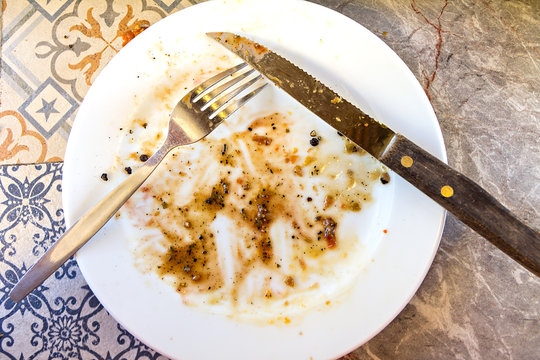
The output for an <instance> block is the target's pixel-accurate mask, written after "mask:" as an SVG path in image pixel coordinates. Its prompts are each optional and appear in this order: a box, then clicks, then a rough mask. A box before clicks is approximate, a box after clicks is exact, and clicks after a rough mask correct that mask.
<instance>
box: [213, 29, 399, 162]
mask: <svg viewBox="0 0 540 360" xmlns="http://www.w3.org/2000/svg"><path fill="white" fill-rule="evenodd" d="M208 35H209V36H210V37H212V38H214V39H215V40H217V41H218V42H219V43H221V44H222V45H224V46H225V47H226V48H227V49H229V50H231V51H232V52H234V53H235V54H237V55H238V56H240V57H241V58H243V59H244V61H246V62H247V63H248V64H250V65H251V66H252V67H253V68H255V70H257V71H259V72H260V73H261V74H263V75H264V76H266V77H267V78H268V79H269V80H271V81H272V82H273V83H275V84H276V85H277V86H279V87H280V88H281V89H283V90H284V91H285V92H287V93H288V94H289V95H291V96H292V97H293V98H295V99H296V100H297V101H299V102H300V103H301V104H302V105H304V106H305V107H307V108H308V109H309V110H311V112H313V113H315V114H316V115H317V116H319V117H320V118H321V119H323V120H324V121H326V122H327V123H328V124H330V125H331V126H332V127H334V128H335V129H336V130H337V131H339V132H341V133H343V134H345V136H347V137H348V138H349V139H351V140H352V141H353V142H355V143H356V144H357V145H359V146H360V147H362V148H363V149H364V150H366V151H367V152H368V153H370V154H371V155H373V156H374V157H375V158H379V157H380V156H381V155H382V154H383V153H384V150H385V149H386V148H387V147H388V144H390V143H391V142H392V140H393V138H394V136H395V133H394V132H393V131H392V130H390V129H389V128H387V127H386V126H384V125H382V124H380V123H379V122H377V121H375V120H374V119H373V118H372V117H370V116H369V115H368V114H366V113H364V112H363V111H362V110H360V109H358V108H357V107H356V106H354V105H353V104H351V103H350V102H349V101H348V100H346V99H344V98H342V97H341V96H340V95H338V94H337V93H335V92H334V91H333V90H331V89H330V88H328V87H327V86H326V85H324V84H323V83H321V82H320V81H318V80H317V79H315V78H314V77H313V76H311V75H309V74H308V73H306V72H305V71H303V70H302V69H300V68H299V67H298V66H296V65H294V64H293V63H291V62H290V61H288V60H286V59H285V58H283V57H282V56H280V55H278V54H276V53H275V52H273V51H270V50H269V49H267V48H266V47H264V46H262V45H260V44H257V43H255V42H252V41H250V40H248V39H246V38H245V37H242V36H237V35H234V34H231V33H209V34H208Z"/></svg>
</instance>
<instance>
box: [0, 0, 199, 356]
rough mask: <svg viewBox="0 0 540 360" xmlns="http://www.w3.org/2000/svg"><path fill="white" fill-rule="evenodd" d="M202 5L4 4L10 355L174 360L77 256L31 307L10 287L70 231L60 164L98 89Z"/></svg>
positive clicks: (4, 280)
mask: <svg viewBox="0 0 540 360" xmlns="http://www.w3.org/2000/svg"><path fill="white" fill-rule="evenodd" d="M196 2H197V1H188V0H129V1H128V0H106V1H97V0H77V1H74V0H65V1H64V0H62V1H61V0H28V1H19V0H11V1H10V0H3V2H2V19H1V20H2V22H1V23H2V26H1V29H2V41H1V46H2V48H1V76H0V96H1V98H0V100H1V101H0V165H6V164H9V166H0V359H165V358H164V357H163V356H161V355H160V354H158V353H156V352H155V351H153V350H151V349H150V348H148V347H146V346H145V345H144V344H142V343H141V342H140V341H139V340H137V339H136V338H134V337H133V335H131V334H129V333H128V332H127V331H126V330H125V329H123V328H122V327H121V326H120V325H119V324H118V323H117V322H116V321H115V320H114V319H113V318H112V317H111V316H110V315H109V314H108V313H107V311H106V310H105V309H104V308H103V306H102V305H101V304H100V303H99V301H98V300H97V299H96V298H95V297H94V295H93V293H92V291H91V290H90V289H89V288H88V286H87V285H86V283H85V281H84V279H83V277H82V275H81V273H80V271H79V269H78V267H77V264H76V262H75V261H74V260H70V261H68V262H67V263H66V264H64V265H63V266H62V268H61V269H59V270H58V271H57V272H56V273H55V274H54V275H53V276H51V277H50V278H49V279H48V280H47V281H46V282H45V283H44V284H43V285H42V286H40V287H39V288H38V289H37V290H36V291H34V292H33V293H32V294H31V295H30V296H28V297H27V298H26V299H25V300H24V301H22V302H21V303H18V304H15V303H13V302H12V301H11V300H10V299H9V297H8V293H9V291H10V289H11V288H13V286H14V285H15V284H16V283H17V281H18V279H19V278H20V277H21V276H22V275H23V274H24V273H25V271H26V270H27V269H28V268H29V266H31V264H33V263H34V262H35V261H36V259H37V258H38V257H39V256H41V255H42V254H43V252H44V251H45V249H47V248H48V247H49V246H50V245H51V244H52V243H53V242H54V241H56V240H57V239H58V238H59V237H60V236H61V234H62V233H63V232H64V231H65V224H64V216H63V211H62V208H61V191H62V187H61V178H62V163H61V162H58V161H61V160H62V159H63V156H64V150H65V147H66V143H67V138H68V135H69V132H70V129H71V125H72V123H73V119H74V117H75V114H76V112H77V108H78V107H79V105H80V103H81V101H82V99H83V97H84V95H85V94H86V92H87V91H88V89H89V87H90V85H91V84H92V82H93V81H94V79H95V78H96V76H97V75H98V74H99V72H100V71H101V70H102V69H103V67H104V66H105V65H106V64H107V62H108V61H109V60H110V59H111V58H112V57H113V56H114V55H115V54H116V53H117V52H118V51H119V50H120V49H121V48H122V46H124V45H125V44H126V43H127V42H128V41H129V40H130V39H131V38H133V37H134V36H136V35H137V34H138V33H139V32H140V31H142V30H143V29H144V28H146V27H148V26H149V25H151V24H153V23H155V22H156V21H158V20H160V19H161V18H163V17H165V16H167V15H168V14H171V13H173V12H175V11H177V10H179V9H182V8H184V7H187V6H189V5H191V4H193V3H196ZM43 162H45V163H44V164H39V165H16V164H33V163H43Z"/></svg>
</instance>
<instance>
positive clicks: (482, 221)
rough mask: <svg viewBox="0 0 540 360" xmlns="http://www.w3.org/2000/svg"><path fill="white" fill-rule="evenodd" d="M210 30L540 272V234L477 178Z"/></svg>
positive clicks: (254, 47)
mask: <svg viewBox="0 0 540 360" xmlns="http://www.w3.org/2000/svg"><path fill="white" fill-rule="evenodd" d="M207 35H208V36H210V37H211V38H213V39H214V40H216V41H217V42H218V43H220V44H221V45H223V46H224V47H225V48H227V49H228V50H230V51H231V52H233V53H234V54H236V55H238V56H239V57H240V58H242V59H243V60H244V61H245V62H247V63H248V64H249V65H251V66H252V67H253V68H254V69H255V70H257V71H258V72H260V73H261V74H262V75H264V76H265V77H266V78H268V79H269V80H270V81H272V82H273V83H274V84H275V85H277V86H278V87H279V88H281V89H283V90H284V91H285V92H286V93H288V94H289V95H290V96H292V97H293V98H294V99H296V100H297V101H298V102H299V103H301V104H302V105H303V106H305V107H306V108H308V109H309V110H311V111H312V112H313V113H314V114H316V115H317V116H318V117H320V118H321V119H322V120H324V121H325V122H327V123H328V124H329V125H331V126H332V127H334V128H335V129H336V130H337V131H339V132H340V133H341V134H343V135H345V136H346V137H347V138H349V139H350V140H351V141H353V142H354V143H355V144H357V145H358V146H360V147H361V148H363V149H364V150H365V151H367V152H368V153H370V154H371V155H372V156H374V157H375V158H376V159H378V160H379V161H381V162H382V163H383V164H385V165H386V166H388V167H389V168H390V169H392V170H393V171H394V172H396V173H397V174H399V175H400V176H401V177H403V178H404V179H405V180H407V181H408V182H409V183H411V184H412V185H413V186H415V187H416V188H418V189H419V190H421V191H422V192H424V193H425V194H426V195H428V196H429V197H430V198H432V199H433V200H435V201H436V202H437V203H439V204H440V205H441V206H443V207H444V208H445V209H446V210H448V211H450V212H451V213H452V214H454V215H455V216H456V217H457V218H458V219H460V220H461V221H463V222H464V223H465V224H466V225H468V226H469V227H470V228H472V229H473V230H475V231H476V232H478V233H479V234H480V235H482V236H483V237H484V238H486V239H487V240H488V241H490V242H491V243H493V244H494V245H495V246H497V247H498V248H499V249H500V250H502V251H503V252H505V253H506V254H507V255H508V256H510V257H511V258H512V259H514V260H515V261H517V262H518V263H520V264H521V265H522V266H524V267H525V268H526V269H528V270H529V271H531V272H532V273H534V274H535V275H536V276H539V277H540V233H539V232H538V231H537V230H535V229H532V228H531V227H529V226H528V225H526V224H525V223H523V222H522V221H521V220H520V219H518V218H517V217H516V216H515V215H514V214H512V213H511V212H510V211H509V210H508V209H507V208H505V207H504V206H503V205H502V204H501V203H500V202H498V201H497V200H496V199H495V198H494V197H493V196H491V195H490V194H489V193H488V192H486V191H485V190H484V189H482V188H481V187H480V186H479V185H478V184H476V183H475V182H474V181H472V180H470V179H469V178H467V177H466V176H464V175H463V174H461V173H459V172H458V171H456V170H454V169H452V168H451V167H450V166H448V165H446V164H445V163H443V162H442V161H440V160H439V159H437V158H436V157H435V156H433V155H431V154H429V153H428V152H427V151H425V150H423V149H422V148H421V147H419V146H418V145H416V144H414V143H413V142H412V141H410V140H409V139H407V138H406V137H405V136H403V135H402V134H398V133H395V132H394V131H392V130H391V129H390V128H388V127H387V126H385V125H383V124H381V123H379V122H377V121H376V120H375V119H373V118H372V117H370V116H369V115H368V114H366V113H365V112H363V111H362V110H360V109H359V108H357V107H356V106H355V105H353V104H352V103H351V102H350V101H348V100H347V99H344V98H343V97H341V96H340V95H339V94H337V93H336V92H334V91H333V90H332V89H330V88H328V87H327V86H326V85H324V84H323V83H321V82H320V81H318V80H317V79H316V78H314V77H313V76H311V75H310V74H308V73H307V72H305V71H304V70H302V69H301V68H299V67H298V66H296V65H295V64H293V63H291V62H290V61H289V60H287V59H285V58H284V57H282V56H281V55H278V54H276V53H275V52H273V51H272V50H270V49H268V48H267V47H265V46H263V45H261V44H259V43H257V42H255V41H252V40H249V39H248V38H246V37H244V36H240V35H236V34H233V33H227V32H213V33H207Z"/></svg>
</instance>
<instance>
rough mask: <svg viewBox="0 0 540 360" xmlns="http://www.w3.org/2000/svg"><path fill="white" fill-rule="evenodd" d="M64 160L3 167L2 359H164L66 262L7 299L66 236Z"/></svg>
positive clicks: (71, 262)
mask: <svg viewBox="0 0 540 360" xmlns="http://www.w3.org/2000/svg"><path fill="white" fill-rule="evenodd" d="M61 179H62V163H48V164H43V165H20V166H4V167H0V247H1V251H0V335H1V336H0V359H14V360H30V359H55V360H56V359H58V360H60V359H62V360H63V359H82V360H87V359H104V360H105V359H107V360H109V359H110V360H112V359H118V360H120V359H126V360H128V359H160V360H161V359H165V357H163V356H161V355H160V354H159V353H156V352H155V351H153V350H152V349H150V348H148V347H147V346H145V345H144V344H143V343H141V342H140V341H139V340H137V339H136V338H135V337H134V336H133V335H131V334H130V333H128V332H127V331H126V330H125V329H124V328H122V326H121V325H120V324H118V323H117V322H116V321H115V320H114V319H113V318H112V317H111V316H110V315H109V314H108V313H107V311H106V310H105V309H104V308H103V306H102V305H101V304H100V302H99V301H98V299H97V298H96V297H95V296H94V294H93V293H92V291H91V290H90V288H89V287H88V285H86V283H85V281H84V279H83V277H82V275H81V273H80V271H79V268H78V267H77V264H76V262H75V260H73V259H71V260H69V261H68V262H67V263H65V264H64V265H63V266H62V267H61V268H60V269H59V270H57V271H56V273H55V274H54V275H52V276H51V277H50V278H49V279H48V280H47V281H46V282H45V283H44V284H43V285H41V286H40V287H38V288H37V289H36V290H34V291H33V292H32V293H31V294H30V295H29V296H28V297H27V298H25V299H24V300H23V301H22V302H20V303H14V302H13V301H11V299H10V298H9V297H8V294H9V292H10V290H11V289H12V288H13V286H14V285H15V284H16V283H17V281H18V279H19V278H20V277H21V276H22V275H23V274H24V273H25V272H26V270H27V269H28V268H29V267H30V266H31V265H32V264H33V263H34V262H35V261H36V259H37V258H38V257H39V256H41V255H42V254H43V253H44V251H45V250H46V249H47V248H48V247H49V246H50V245H51V244H52V243H54V242H55V241H56V240H57V239H58V238H59V237H60V236H61V235H62V234H63V233H64V231H65V223H64V214H63V211H62V208H61V206H60V205H61V192H62V183H61Z"/></svg>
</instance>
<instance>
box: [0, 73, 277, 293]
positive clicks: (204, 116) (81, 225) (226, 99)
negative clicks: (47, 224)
mask: <svg viewBox="0 0 540 360" xmlns="http://www.w3.org/2000/svg"><path fill="white" fill-rule="evenodd" d="M246 66H247V64H246V63H241V64H239V65H237V66H234V67H232V68H230V69H227V70H225V71H223V72H221V73H219V74H217V75H215V76H214V77H212V78H210V79H208V80H206V81H204V82H203V83H201V84H199V85H197V86H196V87H195V88H194V89H193V90H191V91H190V92H189V93H188V94H187V95H185V96H184V97H183V98H182V99H181V100H180V101H179V102H178V103H177V104H176V106H175V107H174V109H173V111H172V112H171V116H170V119H169V126H168V133H167V137H166V139H165V143H164V144H163V145H162V146H161V147H160V148H159V149H158V150H157V151H156V152H155V153H154V155H152V156H151V157H150V158H148V160H147V161H146V162H145V163H144V164H143V165H142V166H141V167H140V168H139V169H137V171H135V172H134V173H133V174H131V175H130V176H129V177H128V178H127V179H126V180H124V181H123V182H122V183H121V184H120V185H118V186H117V187H116V188H115V189H113V190H112V191H111V192H110V193H109V194H108V195H106V196H105V197H104V198H103V199H102V200H101V201H100V202H99V203H97V204H96V205H95V206H94V207H93V208H91V209H90V210H89V211H88V212H87V213H86V214H85V215H83V216H82V217H81V218H80V219H79V220H78V221H77V222H76V223H75V224H73V226H72V227H71V228H70V229H68V230H67V231H66V232H65V233H64V235H63V236H62V237H61V238H60V239H58V240H57V241H56V243H55V244H54V245H53V246H52V247H51V248H49V249H48V250H47V251H46V252H45V254H43V256H42V257H41V258H40V259H39V260H38V261H37V262H36V263H35V264H34V265H33V266H32V267H31V268H30V269H29V270H28V271H27V272H26V274H24V276H23V277H22V278H21V279H20V280H19V282H18V283H17V284H16V285H15V287H14V288H13V289H12V290H11V292H10V293H9V297H10V298H11V299H12V300H13V301H14V302H19V301H21V300H22V299H24V298H25V297H26V296H27V295H28V294H29V293H30V292H31V291H32V290H34V289H35V288H36V287H38V286H39V285H40V284H41V283H43V282H44V281H45V280H46V279H47V278H48V277H49V276H50V275H52V274H53V273H54V272H55V271H56V270H57V269H58V268H59V267H60V266H62V264H63V263H64V262H66V261H67V260H68V259H69V258H70V257H71V256H72V255H73V254H75V253H76V252H77V250H79V249H80V248H81V247H82V246H83V245H84V244H85V243H86V242H88V240H90V239H91V238H92V237H93V236H94V235H95V234H96V233H97V232H98V231H99V229H101V228H102V227H103V226H104V225H105V224H106V223H107V222H108V221H109V219H110V218H111V217H112V216H113V215H114V214H115V213H116V212H117V211H118V210H119V209H120V207H121V206H122V205H123V204H124V203H125V202H126V201H127V200H128V199H129V198H130V197H131V195H133V193H134V192H135V191H136V190H137V189H138V188H139V187H140V186H141V185H142V184H143V183H144V181H145V180H146V179H147V178H148V177H149V176H150V174H152V172H153V171H154V170H155V169H156V167H157V166H158V165H159V164H160V163H161V161H162V160H163V159H164V158H165V155H167V154H168V153H169V152H170V151H171V150H172V149H174V148H176V147H178V146H182V145H189V144H193V143H195V142H197V141H199V140H201V139H203V138H204V137H206V136H207V135H208V134H210V133H211V132H212V131H213V130H214V129H215V128H216V127H217V126H218V125H219V124H221V123H222V122H223V121H224V120H225V119H227V118H228V117H229V116H230V115H231V114H232V113H234V112H235V111H236V110H238V109H239V108H240V107H242V106H243V105H244V104H245V103H246V102H247V101H248V100H250V99H251V98H253V97H254V96H255V95H257V94H258V93H259V92H260V91H261V90H262V89H263V88H264V87H265V86H266V85H267V83H264V84H263V85H261V86H258V87H256V88H255V89H254V90H253V91H251V92H249V93H247V94H246V92H247V91H249V88H250V87H252V86H253V87H255V86H254V84H255V83H256V82H258V81H259V80H260V79H262V76H261V75H258V76H256V77H252V76H251V75H252V74H254V70H253V69H249V68H248V70H247V71H246V69H244V68H245V67H246ZM250 77H251V79H250Z"/></svg>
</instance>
